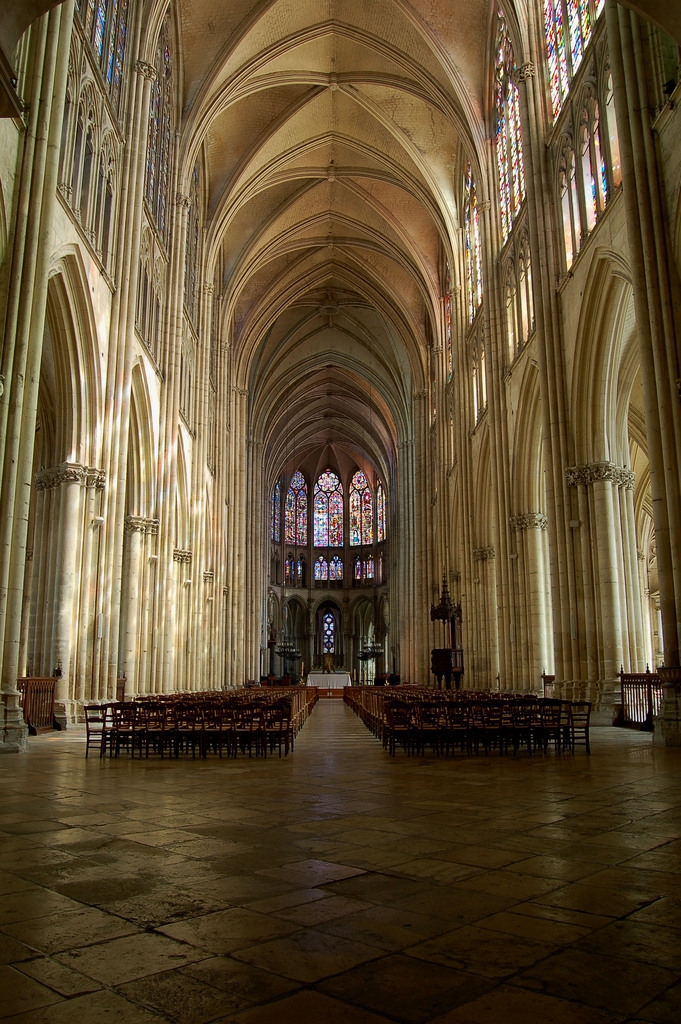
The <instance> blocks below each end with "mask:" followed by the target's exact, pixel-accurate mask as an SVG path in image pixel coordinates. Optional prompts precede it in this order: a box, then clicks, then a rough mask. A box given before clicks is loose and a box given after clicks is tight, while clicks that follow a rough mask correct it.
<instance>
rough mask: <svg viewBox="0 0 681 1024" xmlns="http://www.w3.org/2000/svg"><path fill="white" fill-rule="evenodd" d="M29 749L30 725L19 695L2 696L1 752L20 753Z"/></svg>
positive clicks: (0, 719) (0, 711) (0, 703)
mask: <svg viewBox="0 0 681 1024" xmlns="http://www.w3.org/2000/svg"><path fill="white" fill-rule="evenodd" d="M26 750H28V727H27V726H26V723H25V722H24V716H23V712H22V710H21V708H20V707H19V695H18V694H13V693H7V694H2V695H1V696H0V754H19V753H22V752H23V751H26Z"/></svg>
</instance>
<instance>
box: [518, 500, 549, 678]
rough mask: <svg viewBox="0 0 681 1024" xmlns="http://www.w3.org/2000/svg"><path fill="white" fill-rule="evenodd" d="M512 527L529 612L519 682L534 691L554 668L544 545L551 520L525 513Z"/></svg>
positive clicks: (521, 590)
mask: <svg viewBox="0 0 681 1024" xmlns="http://www.w3.org/2000/svg"><path fill="white" fill-rule="evenodd" d="M509 525H510V527H511V531H512V532H513V533H515V534H516V535H517V536H518V539H519V541H520V544H519V546H520V547H521V552H520V553H519V554H520V559H519V560H520V561H521V565H520V567H519V571H522V573H523V578H522V585H521V586H520V588H519V597H520V599H521V601H522V603H523V606H524V611H525V613H526V615H525V621H526V629H525V637H524V638H522V639H523V644H522V646H523V647H524V648H525V649H526V651H527V657H526V658H525V659H524V660H523V663H522V664H523V669H524V678H521V679H520V680H519V681H518V682H519V683H520V684H521V686H522V687H523V688H524V689H535V688H537V687H538V686H539V680H540V678H541V673H542V671H543V670H546V671H548V672H550V671H551V667H552V650H551V644H550V638H549V632H550V630H549V622H548V617H547V608H546V578H545V569H544V548H543V543H542V541H543V537H544V535H545V534H546V531H547V528H548V521H547V518H546V516H545V515H544V513H543V512H525V513H522V514H521V515H514V516H511V517H510V519H509ZM520 639H521V638H516V643H519V641H520Z"/></svg>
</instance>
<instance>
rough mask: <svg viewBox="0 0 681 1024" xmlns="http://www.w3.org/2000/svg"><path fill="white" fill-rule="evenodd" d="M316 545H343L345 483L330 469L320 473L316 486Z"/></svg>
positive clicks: (333, 546) (332, 546)
mask: <svg viewBox="0 0 681 1024" xmlns="http://www.w3.org/2000/svg"><path fill="white" fill-rule="evenodd" d="M314 546H315V547H316V548H327V547H328V548H337V547H342V546H343V485H342V483H341V482H340V480H339V479H338V477H337V476H336V474H335V473H333V472H332V471H331V470H330V469H326V470H325V471H324V472H323V473H321V474H320V476H319V477H318V479H317V483H316V484H315V487H314Z"/></svg>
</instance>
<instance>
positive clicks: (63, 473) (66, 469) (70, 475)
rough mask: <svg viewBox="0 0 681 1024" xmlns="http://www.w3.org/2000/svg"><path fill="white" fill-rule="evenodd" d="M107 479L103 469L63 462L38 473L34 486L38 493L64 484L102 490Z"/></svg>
mask: <svg viewBox="0 0 681 1024" xmlns="http://www.w3.org/2000/svg"><path fill="white" fill-rule="evenodd" d="M105 479H106V477H105V474H104V473H103V472H102V470H101V469H92V468H90V467H88V466H81V465H80V464H79V463H77V462H62V463H60V464H59V465H58V466H50V467H49V468H48V469H41V470H40V472H39V473H36V475H35V478H34V481H33V485H34V487H35V489H36V490H37V491H49V490H51V489H52V488H53V487H59V486H60V485H61V484H64V483H71V484H85V485H86V486H88V487H96V488H97V489H98V490H101V489H102V488H103V487H104V481H105Z"/></svg>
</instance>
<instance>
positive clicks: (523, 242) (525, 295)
mask: <svg viewBox="0 0 681 1024" xmlns="http://www.w3.org/2000/svg"><path fill="white" fill-rule="evenodd" d="M503 281H504V301H505V305H506V355H507V360H508V363H509V365H510V364H511V363H512V362H513V360H514V359H515V358H516V356H517V355H518V354H519V353H520V352H521V351H522V349H523V348H524V347H525V345H526V344H527V342H528V341H529V339H530V336H531V334H532V332H533V330H534V302H533V298H532V264H531V261H530V240H529V237H528V233H527V230H523V231H522V232H521V233H520V235H519V236H518V241H517V245H514V246H513V247H512V248H511V249H510V251H509V252H508V253H507V255H506V259H505V261H504V265H503Z"/></svg>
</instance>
